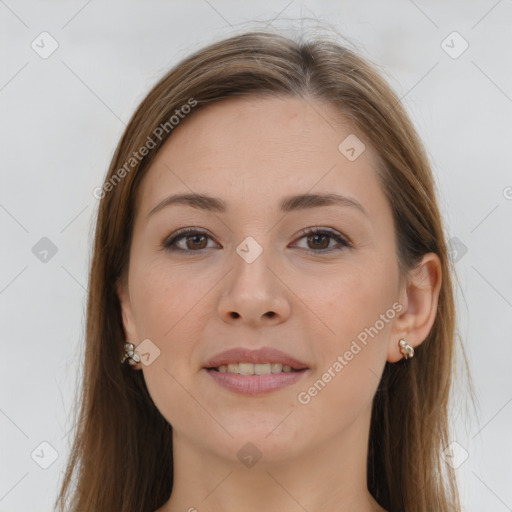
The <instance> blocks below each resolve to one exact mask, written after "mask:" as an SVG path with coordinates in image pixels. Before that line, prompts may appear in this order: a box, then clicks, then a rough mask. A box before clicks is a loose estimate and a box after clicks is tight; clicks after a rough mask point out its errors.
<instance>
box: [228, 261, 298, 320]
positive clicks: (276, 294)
mask: <svg viewBox="0 0 512 512" xmlns="http://www.w3.org/2000/svg"><path fill="white" fill-rule="evenodd" d="M249 261H250V260H248V261H246V260H244V259H243V258H242V257H239V256H238V254H237V255H236V256H235V258H234V266H233V268H232V270H231V271H230V272H229V274H228V275H227V276H226V279H225V280H223V283H224V288H223V290H222V294H221V297H220V300H219V303H218V313H219V315H220V317H221V318H222V319H223V320H224V321H225V322H235V321H236V322H238V323H244V324H246V325H248V326H251V327H257V326H264V325H275V324H279V323H282V322H284V321H286V320H287V318H288V317H289V315H290V310H291V304H290V294H291V291H290V290H289V288H288V287H287V286H286V284H285V282H286V278H285V276H284V275H282V274H283V273H282V271H280V270H279V269H278V268H277V267H278V266H277V264H276V263H275V261H274V267H276V268H273V265H272V263H273V262H272V261H271V260H270V258H267V256H266V251H263V252H262V253H261V254H260V255H259V256H258V257H257V258H256V259H255V260H254V261H252V262H249ZM280 274H281V275H280Z"/></svg>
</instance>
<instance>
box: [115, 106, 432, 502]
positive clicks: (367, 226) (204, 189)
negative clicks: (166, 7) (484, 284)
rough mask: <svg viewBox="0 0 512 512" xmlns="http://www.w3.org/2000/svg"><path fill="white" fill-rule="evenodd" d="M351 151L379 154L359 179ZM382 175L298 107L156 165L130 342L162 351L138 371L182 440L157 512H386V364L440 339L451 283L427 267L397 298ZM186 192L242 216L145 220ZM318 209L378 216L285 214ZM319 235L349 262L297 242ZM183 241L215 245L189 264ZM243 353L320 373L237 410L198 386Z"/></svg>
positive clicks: (215, 122) (130, 314) (210, 129)
mask: <svg viewBox="0 0 512 512" xmlns="http://www.w3.org/2000/svg"><path fill="white" fill-rule="evenodd" d="M353 133H355V134H357V136H358V137H359V139H360V140H362V141H364V143H365V144H366V150H365V151H364V152H363V153H362V154H361V155H360V156H359V157H358V158H357V159H356V160H354V161H349V160H348V159H347V158H346V157H345V155H343V154H342V153H341V152H340V151H339V150H338V146H339V144H340V143H341V142H342V141H343V140H344V139H345V138H346V137H347V136H348V135H349V134H353ZM378 166H379V159H378V156H377V153H376V152H375V151H374V150H373V149H372V148H371V146H370V145H369V143H368V142H367V141H366V139H365V137H364V135H363V134H361V133H359V132H358V131H356V130H355V129H354V128H353V127H351V126H350V124H349V122H348V120H347V119H345V118H343V117H342V115H341V114H340V113H336V112H334V109H333V108H332V106H330V105H327V104H324V103H321V102H319V101H318V100H313V99H309V100H308V101H304V100H303V99H299V98H297V99H295V98H271V99H269V98H264V99H263V98H256V97H246V98H236V99H228V100H226V101H222V102H220V103H218V104H214V105H211V106H209V107H207V108H205V109H204V110H201V111H197V112H195V113H194V114H193V115H190V116H189V117H188V118H186V119H185V120H184V121H182V122H181V124H180V125H179V126H178V127H177V128H176V129H175V131H174V133H173V134H172V136H171V137H170V138H169V139H168V140H167V141H166V143H165V144H164V146H163V147H162V149H161V150H160V151H159V153H158V154H157V156H156V158H155V160H154V161H153V163H152V165H151V167H150V168H149V170H148V172H147V174H146V176H145V177H144V179H143V181H142V183H141V185H140V188H139V190H138V197H137V213H136V218H135V224H134V231H133V239H132V245H131V249H130V265H129V271H128V275H127V282H123V283H121V284H120V285H119V287H118V293H119V298H120V301H121V306H122V314H123V323H124V328H125V332H126V336H127V340H128V341H131V342H133V343H134V345H138V344H139V343H140V342H141V341H142V340H144V339H146V338H149V339H150V340H151V342H152V343H154V345H155V346H156V347H158V349H159V350H160V355H159V356H158V357H156V358H155V359H154V361H153V362H152V363H151V364H149V365H144V364H141V363H139V364H137V365H136V366H134V369H135V370H136V371H143V373H144V379H145V381H146V383H147V386H148V389H149V392H150V394H151V397H152V399H153V400H154V402H155V404H156V406H157V407H158V409H159V410H160V412H161V413H162V415H163V416H164V417H165V418H166V419H167V421H168V422H169V423H170V424H171V425H172V427H173V447H174V471H175V477H174V487H173V492H172V496H171V498H170V499H169V501H168V502H167V503H165V504H164V505H163V506H162V507H161V508H160V509H159V510H158V512H178V511H190V512H192V511H193V510H197V511H199V512H207V511H212V512H213V511H219V510H222V511H223V512H232V511H235V510H236V511H239V510H240V509H241V507H242V509H243V510H244V511H246V512H256V511H258V512H259V511H260V510H262V503H264V504H265V506H264V508H265V510H267V511H270V512H277V511H281V510H287V511H290V512H295V511H297V512H303V511H304V510H307V511H308V512H334V511H336V512H340V511H347V512H348V511H352V512H353V511H360V512H369V511H376V510H379V511H383V510H384V509H383V508H381V507H380V506H379V505H378V504H377V503H376V502H375V500H374V499H373V498H372V496H371V495H370V493H369V492H368V489H367V485H366V457H367V442H368V434H369V425H370V413H371V404H372V398H373V396H374V394H375V391H376V389H377V386H378V383H379V380H380V377H381V375H382V371H383V369H384V365H385V362H386V361H389V362H396V361H399V360H400V359H402V358H403V355H402V353H401V352H400V349H399V345H398V340H399V339H400V338H401V337H404V338H405V339H406V340H407V342H408V343H409V344H410V345H411V346H413V347H417V346H418V345H419V344H420V343H421V342H422V341H423V340H424V339H425V338H426V337H427V335H428V333H429V331H430V330H431V327H432V325H433V322H434V319H435V314H436V308H437V300H438V294H439V288H440V285H441V271H440V262H439V259H438V257H437V256H436V255H435V254H432V253H429V254H426V255H425V256H424V258H423V261H422V263H421V265H420V267H419V268H418V269H417V270H415V271H414V272H411V273H410V274H409V275H407V276H406V279H405V280H404V281H401V280H400V276H399V272H398V263H397V258H396V247H395V237H394V226H393V218H392V212H391V208H390V206H389V204H388V202H387V200H386V197H385V195H384V193H383V191H382V190H381V188H380V186H379V184H378V181H377V174H376V169H377V168H378ZM190 192H196V193H204V194H209V195H212V196H215V197H220V198H222V199H224V200H225V201H226V202H227V203H228V206H229V208H228V211H227V212H226V213H214V212H207V211H202V210H200V209H196V208H192V207H191V206H188V205H173V206H168V207H165V208H162V209H161V210H160V211H158V212H157V213H155V214H153V215H151V216H149V217H148V212H149V211H150V210H151V209H152V208H153V207H155V205H157V204H158V203H159V202H160V201H162V200H163V199H164V198H166V197H167V196H169V195H171V194H174V193H190ZM307 192H309V193H320V192H326V193H332V192H336V193H338V194H342V195H346V196H349V197H351V198H353V199H355V200H357V201H358V202H360V203H361V204H362V205H363V207H364V209H365V210H366V211H367V213H368V216H365V215H364V214H362V213H361V212H359V211H358V210H357V209H356V208H353V207H340V206H337V205H331V206H323V207H319V208H310V209H304V210H301V211H292V212H289V213H286V214H283V213H282V212H280V211H279V210H278V203H279V200H280V199H281V198H282V197H283V196H287V195H291V194H299V193H307ZM315 226H318V227H322V228H331V230H334V231H337V232H339V233H340V234H341V235H342V236H344V237H348V238H349V240H350V241H351V243H352V244H353V246H352V247H345V248H342V249H341V250H339V251H336V250H331V251H330V252H328V249H331V248H332V247H335V246H337V245H338V244H337V242H336V240H335V239H332V238H322V237H321V238H320V239H318V238H317V239H315V238H313V239H311V238H309V239H308V237H307V236H304V235H303V234H301V233H300V232H301V230H302V229H304V228H309V227H315ZM183 227H194V228H201V229H203V230H206V231H207V232H208V236H209V238H207V239H206V240H202V239H199V240H198V239H197V238H195V239H194V237H193V236H192V237H189V240H188V244H187V239H186V238H185V239H181V241H180V242H178V244H179V246H180V247H181V248H183V249H185V250H188V251H189V253H180V252H168V251H167V252H166V251H165V250H164V249H163V248H162V244H163V242H164V241H165V239H167V238H168V237H169V235H171V234H172V233H174V232H175V231H176V230H178V229H180V228H183ZM248 236H251V237H253V238H254V239H255V240H256V241H257V242H258V244H259V245H260V246H261V248H262V249H263V252H262V253H261V255H260V256H259V257H258V258H257V259H256V260H255V261H253V262H252V263H248V262H247V261H245V260H244V259H242V258H241V257H240V256H239V255H238V253H237V252H236V248H237V247H238V246H239V244H240V243H241V242H242V241H243V240H244V239H245V238H246V237H248ZM327 246H328V247H327ZM205 247H206V248H205ZM326 247H327V249H326ZM315 250H316V251H317V252H316V253H315ZM322 250H323V251H324V252H323V253H322V252H321V251H322ZM194 251H196V252H194ZM325 251H327V252H325ZM394 303H399V304H401V305H402V309H401V311H400V312H399V313H396V315H395V316H394V318H392V319H391V320H389V321H388V322H385V325H384V327H383V328H382V329H381V330H380V331H379V332H378V334H377V335H375V336H374V337H373V338H371V337H370V338H369V340H368V343H367V345H366V346H362V345H361V344H359V345H361V346H362V347H363V348H362V350H361V351H360V352H358V353H357V355H355V356H354V357H353V359H352V360H351V361H349V362H348V364H347V365H346V366H344V367H343V370H342V371H341V372H339V373H337V374H336V376H335V377H334V378H332V379H331V381H330V382H329V383H328V384H327V385H326V386H325V387H324V388H323V389H322V390H321V391H320V392H319V393H318V394H317V395H316V396H314V397H312V398H311V400H310V402H309V403H307V404H303V403H300V402H299V401H298V394H299V393H300V392H303V391H305V390H306V391H307V390H308V388H310V387H311V386H312V385H313V383H314V382H315V381H317V380H318V379H320V378H321V377H322V374H323V373H324V372H325V371H326V370H327V369H328V368H329V367H332V365H333V363H334V362H335V361H336V360H337V357H338V356H339V355H343V354H345V352H346V351H347V350H349V349H350V346H351V343H352V342H353V341H354V340H355V339H356V337H357V335H358V334H359V333H361V332H362V331H364V329H365V327H369V326H373V325H375V323H376V321H377V320H378V319H379V318H380V315H381V314H385V313H386V311H388V310H389V309H390V308H392V305H393V304H394ZM233 312H236V313H237V314H236V315H234V314H232V313H233ZM269 312H273V315H271V314H268V313H269ZM238 346H243V347H246V348H258V347H261V346H272V347H277V348H279V349H281V350H283V351H284V352H287V353H288V354H291V355H292V356H293V357H295V358H296V359H299V360H300V361H303V362H305V363H306V364H307V366H308V367H309V370H308V371H307V373H306V374H305V375H304V376H303V377H302V378H301V380H300V381H299V382H297V383H296V384H293V385H291V386H288V387H285V388H283V389H280V390H278V391H274V392H272V393H269V394H266V395H261V396H257V397H256V396H246V395H240V394H235V393H233V392H231V391H228V390H226V389H225V388H223V387H221V386H219V385H218V384H217V383H216V382H215V381H213V379H212V378H211V377H210V375H209V374H208V373H206V372H205V370H203V369H202V368H203V365H204V363H206V361H207V360H208V359H210V358H211V357H212V356H214V355H216V354H218V353H219V352H221V351H223V350H225V349H227V348H233V347H238ZM247 442H251V443H252V444H253V445H255V446H256V447H257V449H258V451H259V452H260V453H261V454H262V456H261V459H260V460H259V461H258V462H257V463H256V464H255V465H254V466H252V467H250V468H248V467H246V466H245V465H244V464H242V463H241V461H240V460H239V459H238V457H237V452H238V451H239V450H240V449H241V448H242V447H243V446H244V445H245V444H246V443H247Z"/></svg>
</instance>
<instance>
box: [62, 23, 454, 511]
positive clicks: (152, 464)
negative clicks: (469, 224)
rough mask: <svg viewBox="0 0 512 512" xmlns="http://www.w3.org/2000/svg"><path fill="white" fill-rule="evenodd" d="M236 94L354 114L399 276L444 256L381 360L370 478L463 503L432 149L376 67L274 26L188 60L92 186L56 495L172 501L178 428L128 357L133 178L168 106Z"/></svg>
mask: <svg viewBox="0 0 512 512" xmlns="http://www.w3.org/2000/svg"><path fill="white" fill-rule="evenodd" d="M240 95H281V96H294V97H302V98H304V99H306V100H307V101H310V100H315V99H319V100H322V101H327V102H329V103H330V104H332V105H333V107H335V108H336V109H338V111H339V112H340V113H341V114H343V115H345V116H347V117H348V118H349V119H350V120H351V121H352V122H353V123H354V124H355V126H356V127H357V128H358V129H359V130H361V132H362V133H364V134H365V135H366V136H367V137H368V140H369V141H370V142H371V144H372V146H373V148H374V149H375V150H376V151H377V153H378V155H379V156H380V158H381V161H382V162H383V165H382V168H381V169H379V179H380V181H381V185H382V187H383V190H384V192H385V194H386V196H387V198H388V200H389V203H390V205H391V207H392V210H393V216H394V223H395V231H396V239H397V247H396V251H397V259H398V262H399V265H400V270H401V272H402V275H405V274H406V272H407V271H408V270H411V269H413V268H414V267H415V266H416V265H417V264H418V262H419V260H420V259H421V257H422V255H424V254H425V253H428V252H434V253H436V254H437V255H438V256H439V258H440V261H441V271H442V285H441V289H440V294H439V299H438V308H437V315H436V319H435V322H434V325H433V327H432V329H431V332H430V333H429V335H428V337H427V339H426V340H425V341H424V342H423V344H421V345H420V346H419V347H418V348H417V350H416V356H415V357H414V358H413V359H411V360H408V361H407V362H406V363H405V364H403V363H404V362H403V361H402V362H399V363H395V364H390V363H386V366H385V369H384V373H383V376H382V380H381V382H380V385H379V388H378V390H377V393H376V395H375V397H374V401H373V411H372V419H371V426H370V438H369V445H368V472H367V476H368V479H367V480H368V489H369V491H370V492H371V493H372V495H373V496H374V497H375V498H376V500H377V501H378V502H379V503H380V504H381V505H382V506H383V507H385V508H386V509H387V510H389V511H393V512H396V511H416V512H432V511H434V510H435V511H436V512H448V511H450V512H451V511H459V510H460V505H459V498H458V495H457V488H456V484H455V477H454V473H453V470H452V469H451V468H450V467H449V466H448V465H446V464H444V463H443V458H442V455H441V452H442V450H443V449H444V448H445V447H446V445H447V444H448V440H449V437H448V416H447V410H448V409H447V408H448V399H449V392H450V386H451V378H452V373H453V353H454V346H455V344H454V342H455V337H456V332H455V325H456V317H455V307H454V296H453V284H452V283H453V279H452V273H453V265H452V264H451V262H450V259H449V258H448V254H447V247H446V242H445V237H444V233H443V226H442V219H441V216H440V212H439V208H438V205H437V199H436V190H435V185H434V180H433V176H432V171H431V168H430V164H429V161H428V158H427V156H426V152H425V150H424V148H423V146H422V143H421V141H420V140H419V137H418V135H417V133H416V131H415V128H414V127H413V124H412V123H411V121H410V119H409V118H408V115H407V113H406V111H405V109H404V108H403V106H402V104H401V102H400V100H399V99H398V97H397V95H396V94H395V93H394V92H393V90H392V89H391V88H390V86H389V85H388V84H387V82H386V81H385V80H384V79H383V78H382V77H381V76H380V73H379V72H378V71H377V70H376V67H375V66H374V65H373V64H370V63H369V62H368V61H367V60H366V59H363V58H362V57H360V56H359V55H358V54H357V53H356V52H354V51H352V50H349V49H348V48H347V47H345V46H344V45H341V44H339V43H337V42H335V41H329V40H328V39H326V38H325V39H322V38H316V39H314V38H313V39H309V40H302V39H301V38H300V37H298V38H296V39H293V38H289V37H284V36H283V35H280V34H276V33H272V32H267V31H253V32H246V33H243V34H238V35H235V36H231V37H229V38H226V39H224V40H221V41H219V42H216V43H214V44H211V45H209V46H207V47H205V48H203V49H201V50H199V51H196V52H195V53H194V54H192V55H191V56H189V57H188V58H186V59H184V60H183V61H181V62H180V63H179V64H178V65H176V66H175V67H174V68H173V69H172V70H171V71H169V72H168V73H167V74H166V75H165V76H164V77H163V78H162V79H161V80H160V81H159V82H158V83H157V84H156V85H155V86H154V87H153V88H152V90H151V91H150V92H149V94H148V95H147V96H146V98H145V99H144V100H143V101H142V103H141V104H140V105H139V107H138V108H137V109H136V111H135V113H134V115H133V116H132V118H131V120H130V122H129V123H128V126H127V127H126V130H125V132H124V134H123V136H122V138H121V140H120V142H119V144H118V146H117V149H116V151H115V154H114V157H113V159H112V162H111V165H110V168H109V171H108V174H107V176H106V178H105V182H104V186H103V187H102V189H101V190H100V191H99V193H97V196H98V197H99V198H101V200H100V203H99V209H98V217H97V224H96V233H95V241H94V248H93V255H92V262H91V268H90V275H89V276H90V277H89V288H88V304H87V325H86V347H85V363H84V369H83V381H82V387H81V389H80V395H79V398H78V400H77V405H78V406H79V413H78V414H77V423H76V430H75V431H74V442H73V445H72V450H71V455H70V458H69V461H68V465H67V468H66V472H65V475H64V479H63V483H62V488H61V490H60V494H59V496H58V498H57V500H56V506H57V507H59V510H66V511H71V512H101V511H105V512H135V511H137V512H140V511H147V512H153V511H154V510H156V509H157V508H159V507H161V506H162V505H163V504H164V503H165V502H166V501H167V500H168V499H169V496H170V494H171V491H172V483H173V457H172V454H173V453H172V431H171V427H170V425H169V424H168V423H167V421H166V420H165V419H164V418H163V416H162V415H161V414H160V412H159V411H158V409H157V408H156V407H155V405H154V403H153V401H152V399H151V397H150V395H149V393H148V390H147V388H146V385H145V381H144V377H143V374H142V372H139V371H137V372H136V371H133V370H132V369H131V368H130V367H129V366H128V365H121V363H120V358H121V355H122V353H123V349H124V343H125V341H126V340H125V335H124V330H123V324H122V317H121V311H120V303H119V299H118V296H117V293H116V284H117V283H118V281H119V280H120V279H124V278H125V277H126V274H127V270H128V255H129V248H130V244H131V235H132V228H133V222H134V216H135V214H136V212H135V197H136V191H137V186H138V184H139V183H140V180H141V178H142V176H143V175H144V172H145V170H146V169H147V168H148V166H149V165H150V163H151V161H152V159H153V158H154V156H155V154H156V153H157V151H158V149H159V148H160V147H161V145H162V144H163V142H165V140H166V139H167V137H169V136H171V134H172V131H173V129H176V123H175V121H176V119H175V120H174V121H170V120H171V118H172V116H173V115H176V111H177V110H178V111H179V112H180V113H181V114H183V115H182V116H180V121H179V122H186V119H185V121H181V118H183V117H185V114H187V115H193V112H194V111H197V110H198V109H201V108H204V107H205V106H207V105H209V104H211V103H212V102H215V101H218V100H221V99H223V98H228V97H232V96H240ZM184 105H189V107H187V108H185V107H184ZM159 127H160V128H159ZM157 134H159V135H158V136H157ZM150 141H151V142H150ZM144 147H146V148H149V150H148V151H142V150H141V148H144ZM141 153H145V154H144V155H143V156H141ZM134 155H136V156H134ZM73 483H74V485H72V484H73ZM67 501H69V503H66V502H67Z"/></svg>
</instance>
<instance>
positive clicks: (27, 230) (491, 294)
mask: <svg viewBox="0 0 512 512" xmlns="http://www.w3.org/2000/svg"><path fill="white" fill-rule="evenodd" d="M300 17H308V18H310V19H312V20H315V19H318V20H319V21H320V22H323V21H325V20H327V21H329V22H330V23H331V24H332V25H333V26H335V28H336V30H337V31H339V33H340V34H342V35H343V36H345V37H347V38H348V39H350V40H351V41H352V43H353V44H354V45H355V46H356V47H357V49H358V51H360V53H361V54H362V55H363V56H364V57H366V58H368V59H370V60H371V61H372V62H374V63H375V64H376V65H377V66H379V68H380V70H381V72H382V73H383V74H384V76H385V77H386V78H387V79H388V81H389V82H390V83H391V85H392V87H393V88H394V89H395V91H397V93H398V95H399V97H400V98H401V99H402V102H403V104H404V105H405V106H406V108H407V110H408V112H409V113H410V115H411V117H412V119H413V121H414V124H415V126H416V128H417V129H418V131H419V133H420V135H421V137H422V139H423V141H424V143H425V145H426V147H427V150H428V153H429V157H430V159H431V162H432V166H433V170H434V172H435V176H436V181H437V185H438V190H439V200H440V203H441V208H442V212H443V215H444V218H445V224H446V230H447V236H448V238H449V239H450V244H451V247H452V248H453V249H454V250H453V257H454V259H455V260H456V269H457V273H458V277H459V282H458V284H457V302H458V305H459V314H460V321H459V331H460V334H461V337H462V340H463V343H464V346H465V349H466V351H467V354H468V358H469V362H470V365H471V371H472V375H473V379H474V385H475V390H476V394H477V403H476V409H473V407H472V405H471V402H470V403H469V406H468V405H467V400H466V399H467V395H468V392H467V388H466V385H467V383H466V381H465V380H464V379H462V381H461V383H460V384H459V385H458V387H457V388H456V395H455V400H454V402H453V406H454V407H453V410H452V421H453V424H454V430H453V434H452V442H453V444H452V445H451V447H450V448H449V449H448V450H447V456H448V457H450V458H451V460H452V461H453V462H452V463H453V464H454V465H455V466H456V467H457V469H456V472H457V476H458V478H459V481H460V486H461V492H462V499H463V503H464V510H465V511H470V512H477V511H478V512H488V511H490V510H492V511H494V512H505V511H507V510H512V485H511V484H512V436H511V434H510V433H511V432H512V429H511V426H512V368H511V361H512V336H511V334H510V333H511V330H512V270H511V262H512V243H511V233H512V231H511V219H512V172H511V153H512V124H511V122H510V119H511V117H512V70H511V64H510V63H511V62H512V38H511V32H510V27H511V26H512V2H511V1H510V0H500V1H496V0H475V1H471V2H462V1H461V2H456V1H450V2H446V1H427V0H415V1H412V0H396V1H381V2H379V1H355V0H354V1H340V0H338V1H305V2H300V1H299V0H292V1H290V0H274V1H258V2H235V1H227V0H208V1H207V0H192V1H189V2H184V1H183V2H170V1H168V2H165V1H161V0H159V1H155V0H152V1H144V2H143V1H126V0H123V1H115V2H106V1H100V0H89V1H86V0H81V1H66V2H64V1H52V2H48V1H40V0H39V1H21V0H0V48H1V50H0V51H1V54H0V55H1V57H0V58H1V64H0V140H1V158H0V169H1V188H0V222H1V230H2V231H1V233H2V243H1V245H0V251H1V256H2V264H1V267H0V311H1V320H2V324H1V330H0V333H1V352H0V355H1V362H2V370H1V373H2V376H1V385H0V433H1V437H0V461H1V464H0V512H8V511H9V512H22V511H27V510H31V511H32V512H43V511H49V510H51V507H52V504H53V501H54V499H55V496H56V494H57V488H58V484H59V482H60V478H61V472H62V470H63V468H64V464H65V461H66V458H67V455H68V451H69V446H70V442H71V439H70V437H71V436H69V435H68V433H69V431H70V429H71V427H72V426H73V425H72V418H71V411H72V406H73V397H74V390H75V386H76V384H77V382H78V379H79V377H80V372H81V358H82V354H83V342H84V340H83V330H84V329H83V328H84V318H85V317H84V308H85V298H86V287H87V273H88V265H89V261H90V251H91V240H92V234H93V229H94V219H95V213H96V208H97V203H98V202H97V200H96V199H95V197H94V196H93V190H94V189H95V188H96V187H98V186H100V185H101V184H102V180H103V177H104V175H105V172H106V170H107V167H108V164H109V161H110V159H111V157H112V155H113V151H114V148H115V146H116V144H117V142H118V140H119V137H120V136H121V133H122V131H123V128H124V125H125V123H126V122H127V121H128V119H129V117H130V116H131V114H132V113H133V110H134V109H135V107H136V106H137V104H138V103H139V101H140V100H141V99H142V98H143V97H144V95H145V94H146V93H147V92H148V91H149V89H150V87H151V86H152V85H153V84H154V83H155V82H156V81H157V80H158V78H160V77H161V76H162V75H163V74H164V73H165V72H166V71H167V70H168V69H169V68H170V67H171V66H172V65H173V64H175V63H176V62H178V61H179V60H180V59H182V58H183V57H185V56H186V55H187V54H189V53H191V52H192V51H194V50H196V49H198V48H199V47H201V46H202V45H204V44H207V43H210V42H212V41H213V40H215V39H217V38H219V37H221V36H223V35H228V34H232V33H234V32H236V31H240V30H242V29H244V28H257V27H258V26H259V27H263V26H265V24H266V23H268V24H269V25H268V26H272V27H276V28H278V29H279V28H285V27H289V26H290V25H295V26H298V25H300V22H299V21H298V19H299V18H300ZM52 51H53V53H52ZM119 428H123V426H122V422H120V425H119Z"/></svg>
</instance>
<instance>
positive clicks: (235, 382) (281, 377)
mask: <svg viewBox="0 0 512 512" xmlns="http://www.w3.org/2000/svg"><path fill="white" fill-rule="evenodd" d="M205 370H206V371H207V372H208V373H209V374H210V376H211V377H212V379H213V380H214V381H215V382H217V383H218V384H220V385H221V386H223V387H225V388H226V389H229V390H230V391H233V392H235V393H241V394H243V395H259V394H262V393H270V392H271V391H276V390H278V389H282V388H284V387H286V386H290V385H292V384H295V383H296V382H297V381H298V380H299V379H300V378H301V377H303V375H304V374H305V373H306V372H307V369H306V370H300V371H297V372H281V373H269V374H267V375H240V374H238V373H229V372H219V371H217V370H211V369H209V368H205Z"/></svg>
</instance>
